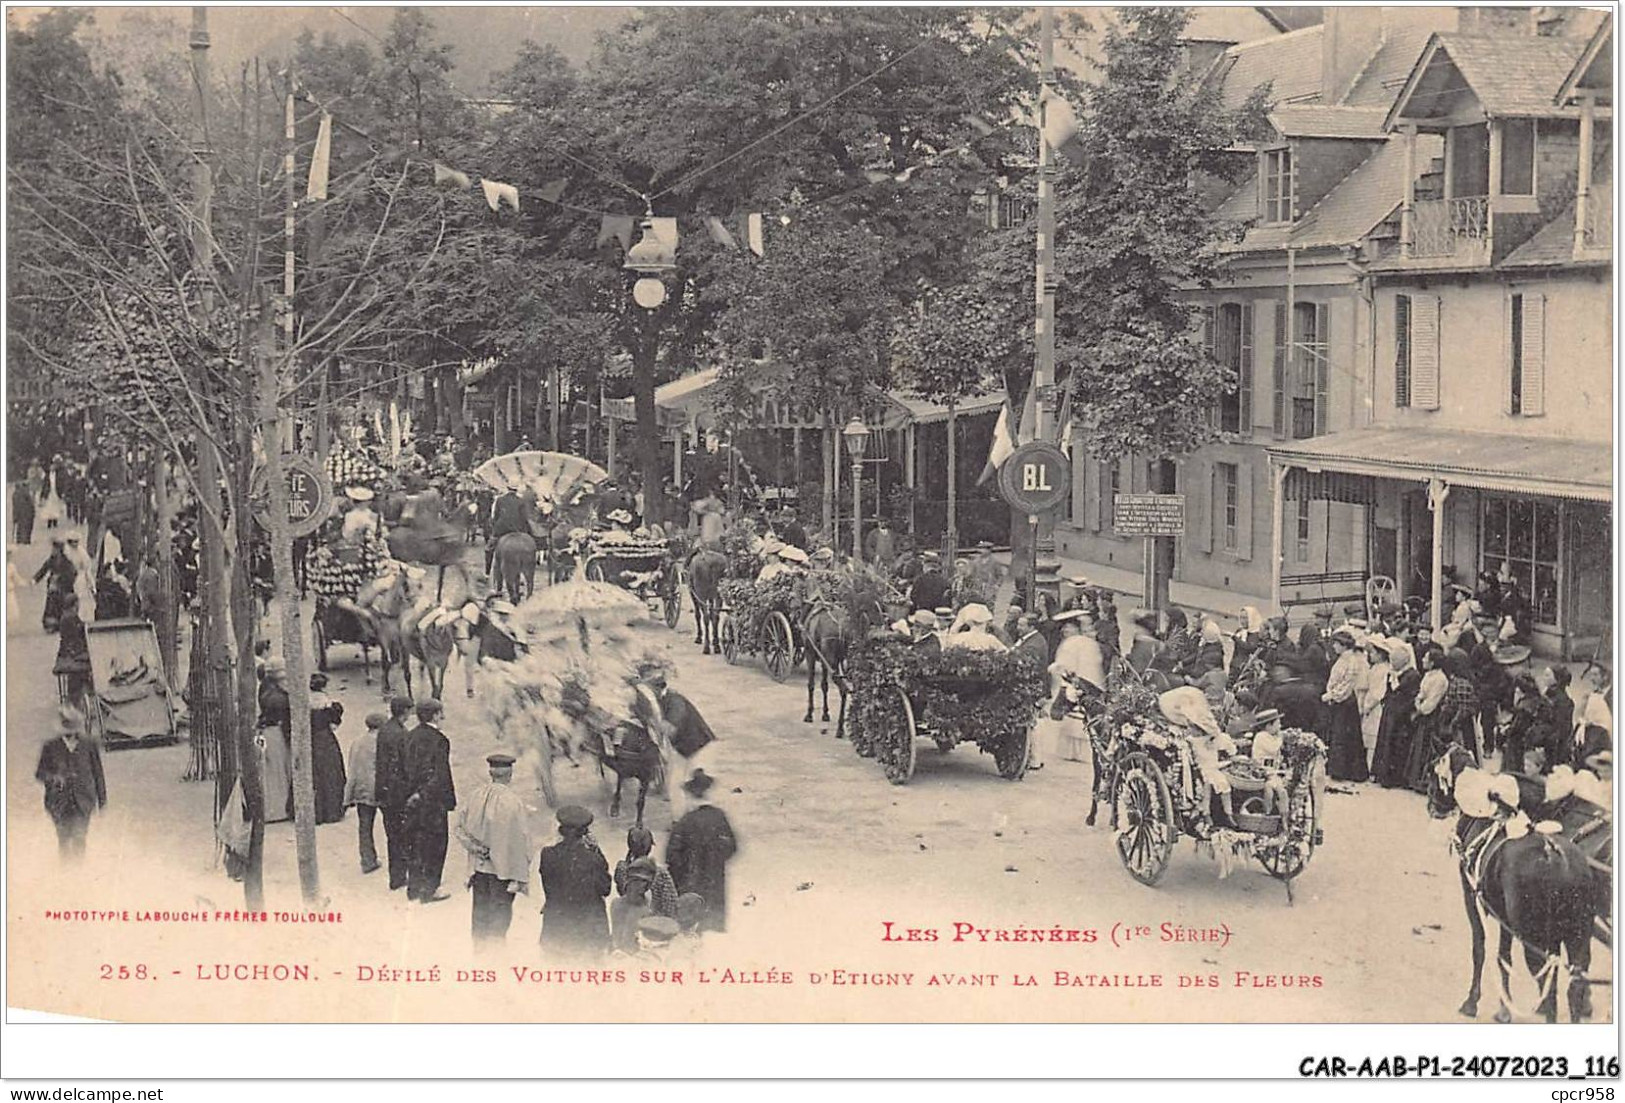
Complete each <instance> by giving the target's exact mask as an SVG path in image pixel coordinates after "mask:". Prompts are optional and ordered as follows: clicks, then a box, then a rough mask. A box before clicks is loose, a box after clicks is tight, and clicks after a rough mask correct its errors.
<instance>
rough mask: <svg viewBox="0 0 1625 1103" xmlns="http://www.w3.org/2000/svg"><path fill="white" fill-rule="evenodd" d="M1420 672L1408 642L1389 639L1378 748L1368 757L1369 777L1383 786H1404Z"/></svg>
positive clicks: (1378, 727)
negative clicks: (1386, 684) (1386, 675)
mask: <svg viewBox="0 0 1625 1103" xmlns="http://www.w3.org/2000/svg"><path fill="white" fill-rule="evenodd" d="M1421 684H1422V672H1421V671H1419V670H1417V669H1416V660H1415V658H1414V653H1413V652H1412V651H1411V645H1410V644H1408V643H1406V642H1405V641H1404V640H1399V639H1395V640H1390V641H1389V645H1388V692H1387V694H1386V695H1385V696H1384V697H1383V702H1382V718H1381V720H1380V721H1379V723H1378V726H1377V750H1376V753H1375V754H1373V755H1372V756H1371V776H1372V777H1374V778H1376V779H1377V783H1378V784H1379V785H1381V786H1382V787H1383V788H1384V789H1400V788H1403V787H1404V785H1405V764H1406V762H1408V761H1409V760H1410V754H1411V732H1412V724H1411V710H1412V708H1413V707H1414V706H1415V704H1416V691H1417V689H1418V687H1420V686H1421Z"/></svg>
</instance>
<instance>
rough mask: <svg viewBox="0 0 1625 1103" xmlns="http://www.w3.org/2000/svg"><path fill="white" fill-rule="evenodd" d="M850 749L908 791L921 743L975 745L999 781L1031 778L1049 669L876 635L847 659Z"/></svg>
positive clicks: (1012, 657) (1000, 655) (1022, 658)
mask: <svg viewBox="0 0 1625 1103" xmlns="http://www.w3.org/2000/svg"><path fill="white" fill-rule="evenodd" d="M847 678H848V684H849V686H850V687H851V693H852V712H853V724H852V746H853V749H854V750H856V751H857V752H858V754H860V755H862V756H864V757H866V758H868V757H874V758H878V759H879V760H880V762H881V765H882V766H883V767H884V768H885V770H886V777H887V779H888V780H890V781H891V782H892V783H893V784H894V785H904V784H906V783H907V782H908V781H909V779H910V778H912V777H913V776H914V766H915V761H916V752H917V745H916V740H918V739H922V738H924V739H929V740H931V741H932V742H933V743H935V744H936V747H937V750H939V751H940V752H942V753H943V754H947V753H948V752H949V751H951V750H953V749H954V747H955V746H957V745H958V744H960V743H975V744H976V746H977V747H978V748H979V749H981V750H982V751H984V752H986V753H988V754H991V755H992V756H993V761H994V762H995V764H996V765H997V766H998V770H999V773H1000V775H1001V776H1003V777H1006V778H1008V779H1010V780H1011V781H1019V780H1021V778H1022V777H1023V776H1024V775H1025V774H1026V772H1027V760H1028V757H1029V754H1030V752H1031V749H1032V737H1033V725H1034V721H1035V719H1036V718H1037V715H1038V706H1039V703H1040V702H1041V701H1042V700H1043V699H1044V695H1045V678H1044V671H1043V669H1042V668H1041V667H1040V666H1039V664H1038V662H1037V661H1036V660H1034V659H1032V658H1031V657H1029V656H1027V655H1025V654H1022V653H1019V652H1014V651H994V652H989V651H971V650H967V649H962V648H949V649H948V650H946V651H944V650H938V649H936V648H923V647H919V646H917V645H915V644H913V643H911V642H910V641H909V640H907V639H906V638H904V637H901V636H889V635H883V636H875V637H871V638H870V639H867V640H865V641H864V642H863V643H861V644H859V645H858V647H857V648H856V649H855V650H854V652H853V654H852V655H851V656H850V658H849V662H848V675H847Z"/></svg>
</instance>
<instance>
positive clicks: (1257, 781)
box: [1067, 664, 1326, 901]
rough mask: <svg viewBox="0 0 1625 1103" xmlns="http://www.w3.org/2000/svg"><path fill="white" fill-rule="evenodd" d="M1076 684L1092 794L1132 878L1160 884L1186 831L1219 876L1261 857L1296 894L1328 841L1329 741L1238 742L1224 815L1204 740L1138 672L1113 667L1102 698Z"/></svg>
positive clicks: (1073, 701)
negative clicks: (1170, 713) (1202, 750)
mask: <svg viewBox="0 0 1625 1103" xmlns="http://www.w3.org/2000/svg"><path fill="white" fill-rule="evenodd" d="M1069 683H1070V684H1069V686H1068V692H1067V699H1068V702H1069V711H1070V713H1071V715H1072V716H1074V717H1075V718H1077V719H1080V720H1082V721H1083V722H1084V723H1085V724H1086V725H1087V727H1088V730H1089V739H1090V743H1091V745H1092V749H1093V752H1094V762H1095V771H1094V773H1095V782H1094V784H1095V792H1094V799H1095V800H1096V801H1104V802H1106V804H1107V806H1108V808H1110V810H1111V828H1112V831H1113V833H1114V840H1115V843H1116V847H1117V854H1118V857H1119V859H1121V861H1122V863H1123V868H1124V869H1126V870H1127V871H1128V873H1129V875H1130V876H1131V877H1133V878H1134V879H1135V880H1136V881H1139V882H1140V883H1141V884H1144V885H1155V884H1156V883H1157V882H1158V881H1159V880H1161V879H1162V876H1163V874H1164V873H1165V872H1166V871H1167V869H1168V863H1169V860H1170V859H1171V858H1172V857H1173V852H1174V844H1175V843H1176V842H1177V841H1178V839H1179V838H1180V836H1182V835H1183V836H1188V837H1189V838H1190V839H1192V840H1193V842H1194V843H1195V844H1196V845H1197V847H1198V848H1199V849H1201V848H1206V849H1208V850H1209V851H1210V853H1211V854H1212V856H1213V858H1214V860H1216V861H1217V862H1218V863H1219V867H1220V876H1221V877H1222V876H1227V875H1228V874H1229V873H1230V871H1231V869H1232V868H1233V866H1234V863H1235V860H1236V859H1237V858H1243V859H1245V858H1249V857H1251V858H1256V859H1257V860H1258V861H1259V863H1260V864H1261V865H1262V866H1263V867H1264V870H1265V871H1266V872H1267V873H1268V874H1269V875H1270V876H1271V877H1274V878H1275V879H1277V880H1279V881H1281V882H1282V883H1283V884H1284V885H1285V886H1286V890H1287V899H1288V900H1289V901H1290V900H1291V899H1292V882H1293V879H1294V878H1296V877H1297V876H1298V875H1299V874H1300V873H1302V872H1303V870H1304V868H1305V867H1306V866H1307V865H1308V864H1309V859H1310V858H1311V857H1312V856H1313V855H1314V851H1315V847H1316V846H1318V845H1319V844H1320V841H1321V839H1320V809H1319V806H1318V802H1319V801H1320V800H1321V799H1322V797H1321V794H1322V792H1323V785H1324V778H1325V769H1326V745H1325V744H1324V743H1323V742H1321V740H1320V738H1319V737H1318V736H1316V735H1315V734H1314V733H1312V732H1305V731H1300V730H1299V729H1297V728H1285V729H1282V730H1281V732H1280V733H1279V735H1278V736H1276V735H1274V734H1272V733H1270V732H1267V731H1266V732H1259V733H1256V734H1255V735H1252V736H1243V737H1241V738H1240V739H1238V740H1236V743H1237V750H1238V751H1239V752H1240V753H1238V754H1236V755H1235V756H1233V757H1231V758H1229V759H1227V760H1225V761H1224V763H1223V766H1222V769H1223V771H1224V775H1225V778H1226V780H1228V782H1229V786H1230V790H1231V807H1232V812H1231V813H1230V814H1228V815H1227V814H1226V813H1225V811H1224V806H1223V800H1222V798H1221V797H1220V795H1219V794H1218V793H1217V792H1214V791H1213V788H1212V786H1211V785H1210V784H1206V782H1208V781H1210V780H1211V779H1207V778H1205V777H1204V775H1203V772H1202V771H1203V767H1202V764H1201V761H1200V757H1201V756H1199V755H1198V753H1197V751H1196V750H1195V749H1194V747H1193V743H1194V741H1195V740H1198V739H1203V738H1206V737H1205V736H1204V735H1203V734H1202V733H1201V732H1199V731H1193V730H1191V729H1187V728H1185V727H1182V726H1180V725H1178V724H1175V723H1172V722H1170V721H1168V720H1167V719H1166V718H1165V717H1164V716H1163V714H1162V712H1161V709H1160V708H1159V705H1158V695H1157V693H1156V692H1155V690H1153V689H1152V688H1150V686H1149V685H1147V684H1146V683H1145V682H1144V681H1142V680H1141V679H1140V678H1139V677H1138V676H1136V675H1135V674H1134V672H1133V670H1132V669H1131V668H1127V667H1126V666H1125V665H1123V664H1118V665H1116V666H1114V668H1113V671H1112V672H1111V674H1110V675H1109V677H1108V686H1107V693H1106V695H1105V696H1104V698H1101V697H1100V696H1099V694H1098V693H1095V694H1091V693H1090V692H1089V691H1088V689H1087V688H1086V687H1082V686H1080V685H1079V684H1078V683H1077V682H1075V681H1070V680H1069ZM1215 757H1216V756H1215ZM1210 761H1211V759H1210ZM1204 794H1205V795H1206V797H1207V799H1206V800H1205V801H1204V799H1203V797H1204ZM1093 819H1094V815H1093V811H1092V810H1091V813H1090V819H1089V822H1090V823H1091V824H1092V823H1093Z"/></svg>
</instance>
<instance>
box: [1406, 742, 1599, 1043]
mask: <svg viewBox="0 0 1625 1103" xmlns="http://www.w3.org/2000/svg"><path fill="white" fill-rule="evenodd" d="M1472 775H1478V777H1477V778H1475V783H1476V782H1477V781H1479V780H1482V779H1483V778H1484V777H1489V778H1491V779H1495V778H1498V777H1500V778H1510V779H1512V780H1513V781H1515V782H1516V785H1517V803H1516V805H1513V804H1510V803H1508V801H1507V800H1506V794H1504V793H1502V792H1498V791H1497V790H1496V789H1494V788H1491V789H1490V790H1489V801H1490V803H1491V804H1492V805H1493V806H1494V808H1495V810H1496V813H1495V814H1493V815H1490V816H1475V815H1469V814H1468V813H1467V812H1466V811H1464V810H1462V809H1461V808H1460V807H1459V805H1458V803H1457V792H1458V789H1460V787H1461V786H1462V784H1463V781H1464V778H1467V777H1471V776H1472ZM1520 808H1521V809H1524V810H1526V812H1527V813H1528V819H1533V820H1537V821H1538V820H1543V819H1555V820H1557V821H1558V822H1559V823H1560V824H1561V825H1562V829H1561V831H1559V832H1553V833H1548V832H1545V831H1541V830H1538V829H1537V830H1528V824H1527V822H1526V821H1525V818H1524V817H1523V816H1517V813H1518V810H1519V809H1520ZM1453 811H1456V812H1460V815H1459V818H1458V820H1457V822H1456V829H1455V837H1454V839H1453V842H1452V847H1453V849H1455V850H1456V851H1457V852H1458V853H1459V854H1460V856H1461V861H1460V876H1461V894H1462V901H1463V904H1464V905H1465V906H1466V909H1467V922H1468V924H1469V926H1470V927H1471V929H1472V936H1473V951H1472V952H1473V981H1472V986H1471V988H1470V989H1469V990H1468V992H1467V998H1466V999H1465V1000H1464V1001H1462V1005H1461V1007H1460V1012H1461V1014H1462V1015H1464V1016H1466V1017H1467V1018H1469V1019H1471V1018H1476V1017H1477V1015H1478V1000H1479V995H1480V991H1481V980H1482V977H1483V972H1484V919H1483V916H1484V914H1488V915H1489V916H1491V917H1492V918H1494V919H1495V921H1496V922H1497V923H1498V924H1499V925H1500V928H1501V937H1500V943H1499V945H1498V946H1497V948H1496V955H1495V964H1496V970H1497V973H1498V975H1499V977H1500V982H1501V992H1500V1007H1499V1008H1498V1010H1497V1011H1496V1013H1495V1021H1496V1022H1498V1023H1507V1022H1511V1021H1512V1015H1511V1012H1510V1010H1509V1009H1508V1007H1507V999H1508V996H1507V992H1508V985H1509V982H1510V979H1511V978H1510V976H1509V972H1510V967H1511V962H1512V940H1513V939H1514V938H1517V939H1518V940H1519V941H1520V942H1522V943H1523V945H1524V962H1525V964H1526V965H1527V966H1528V968H1529V972H1530V974H1531V975H1533V976H1534V977H1535V979H1536V982H1537V984H1538V985H1539V987H1540V991H1541V1000H1540V1004H1539V1005H1538V1007H1537V1008H1536V1010H1537V1012H1539V1013H1540V1014H1541V1015H1542V1016H1544V1018H1545V1019H1546V1021H1547V1022H1549V1023H1550V1022H1556V1021H1557V969H1558V966H1559V965H1560V964H1561V963H1562V955H1564V954H1565V953H1566V954H1567V957H1568V962H1567V966H1568V972H1569V987H1568V1007H1569V1017H1570V1019H1571V1020H1573V1021H1574V1022H1582V1021H1584V1020H1585V1019H1587V1018H1589V1017H1590V1015H1591V990H1590V981H1589V980H1588V978H1587V977H1586V975H1585V974H1586V970H1587V969H1588V968H1590V965H1591V938H1592V929H1593V925H1594V924H1595V923H1596V921H1597V918H1598V916H1599V912H1600V911H1602V910H1603V909H1604V908H1606V906H1607V901H1608V898H1609V896H1610V894H1611V893H1612V871H1611V870H1608V871H1607V872H1606V873H1604V872H1602V871H1601V870H1599V869H1597V868H1596V867H1597V866H1600V865H1601V863H1594V864H1593V863H1591V862H1588V859H1587V856H1586V854H1585V853H1584V852H1583V851H1582V850H1581V849H1580V847H1579V846H1577V845H1576V844H1575V843H1574V841H1573V840H1572V838H1571V837H1566V836H1572V835H1576V834H1579V833H1580V832H1581V831H1585V830H1587V827H1585V826H1581V827H1580V828H1579V829H1578V830H1576V827H1575V824H1576V822H1582V823H1585V824H1588V823H1589V822H1590V821H1591V820H1594V819H1605V818H1606V813H1605V812H1603V811H1602V810H1601V809H1598V808H1596V807H1595V806H1593V805H1590V804H1589V802H1586V801H1582V800H1579V799H1578V798H1576V797H1573V796H1568V797H1565V798H1564V799H1562V800H1558V801H1554V802H1548V801H1547V799H1546V790H1545V782H1544V780H1543V779H1541V778H1532V777H1525V776H1522V775H1516V774H1504V775H1484V774H1482V773H1481V772H1480V771H1478V770H1477V768H1476V767H1475V766H1474V763H1473V754H1472V752H1471V751H1470V750H1468V749H1466V748H1465V747H1462V746H1460V745H1459V744H1453V745H1452V746H1451V747H1450V748H1449V749H1448V750H1447V751H1446V752H1445V753H1444V754H1443V755H1441V756H1440V757H1439V759H1438V761H1436V762H1435V763H1434V766H1433V769H1432V771H1430V773H1429V777H1428V814H1429V815H1431V816H1432V817H1433V818H1434V819H1444V818H1445V817H1446V816H1448V815H1450V813H1451V812H1453ZM1515 816H1516V820H1517V822H1520V823H1523V826H1524V828H1525V832H1524V833H1523V834H1521V835H1517V836H1516V837H1515V836H1514V831H1513V830H1509V828H1511V823H1509V821H1512V820H1513V818H1514V817H1515ZM1602 834H1603V836H1604V837H1605V838H1611V836H1612V832H1611V831H1604V832H1603V833H1602ZM1605 868H1606V867H1605ZM1599 874H1600V876H1599Z"/></svg>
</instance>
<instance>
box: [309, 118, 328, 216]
mask: <svg viewBox="0 0 1625 1103" xmlns="http://www.w3.org/2000/svg"><path fill="white" fill-rule="evenodd" d="M332 160H333V116H331V115H329V114H328V113H327V112H325V111H323V112H322V122H321V126H320V127H319V128H318V129H317V131H316V151H315V152H314V153H312V154H311V156H310V179H309V180H308V181H307V182H306V184H305V198H306V199H326V198H327V174H328V169H329V166H330V165H331V163H332Z"/></svg>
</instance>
